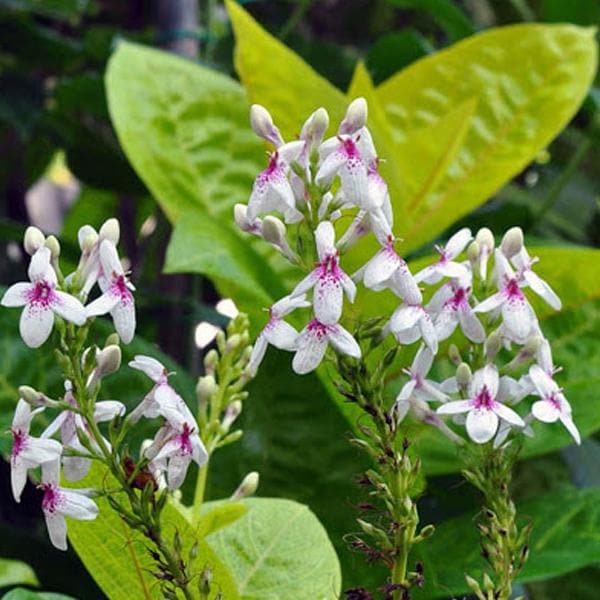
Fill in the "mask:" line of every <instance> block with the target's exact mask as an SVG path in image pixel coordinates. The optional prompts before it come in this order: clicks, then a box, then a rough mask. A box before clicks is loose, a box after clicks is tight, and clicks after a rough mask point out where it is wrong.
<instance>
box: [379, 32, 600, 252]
mask: <svg viewBox="0 0 600 600" xmlns="http://www.w3.org/2000/svg"><path fill="white" fill-rule="evenodd" d="M596 54H597V45H596V42H595V40H594V32H593V30H591V29H581V28H578V27H574V26H572V25H540V24H528V25H515V26H510V27H503V28H499V29H492V30H489V31H487V32H485V33H482V34H479V35H476V36H473V37H471V38H469V39H467V40H463V41H462V42H459V43H458V44H455V45H453V46H451V47H450V48H449V49H447V50H444V51H442V52H438V53H436V54H434V55H431V56H429V57H426V58H424V59H422V60H419V61H417V62H416V63H413V64H412V65H411V66H409V67H408V68H407V69H405V70H403V71H401V72H400V73H398V74H396V75H394V76H393V77H391V78H390V79H388V81H386V82H385V83H384V84H382V85H381V86H379V87H378V88H377V94H378V97H379V99H380V101H381V103H382V104H383V105H384V107H385V110H386V113H387V117H388V120H389V122H390V124H391V126H392V132H393V134H394V136H395V140H396V143H397V144H398V145H399V146H400V155H401V156H402V157H404V159H403V160H402V161H401V164H402V165H403V166H404V169H403V174H404V177H405V179H406V182H407V187H408V189H409V190H412V193H411V194H409V195H407V196H404V197H401V198H395V199H394V208H395V210H396V212H398V213H399V214H402V215H403V220H402V224H401V225H400V231H399V233H400V235H401V236H402V237H403V238H404V239H405V240H406V245H405V247H406V249H407V250H412V249H415V248H418V247H419V246H420V245H421V244H423V243H424V242H425V241H427V240H428V239H431V237H433V236H435V235H436V234H439V232H440V231H442V230H444V229H446V228H447V227H448V226H449V225H451V224H452V223H453V222H454V221H456V220H457V219H458V218H460V217H461V216H463V215H465V214H467V213H468V212H470V211H471V210H472V209H473V208H476V207H477V206H479V205H480V204H482V203H483V202H484V201H485V200H487V198H489V197H490V196H491V195H492V194H494V193H495V192H496V191H497V190H498V189H499V188H500V187H501V186H502V185H503V184H504V183H506V182H507V181H508V180H509V179H510V178H511V177H513V176H514V175H516V174H517V173H518V172H519V171H521V170H522V169H523V168H524V167H525V166H526V165H527V163H529V162H530V161H531V160H533V159H534V158H535V156H536V155H537V154H538V152H539V151H540V150H542V149H543V148H545V147H546V146H547V145H548V143H549V142H550V141H551V140H552V138H553V137H554V136H555V135H556V134H557V133H558V132H559V131H560V130H561V129H562V128H563V127H564V126H565V124H566V123H567V122H568V121H569V120H570V119H571V117H572V116H573V115H574V113H575V112H576V110H577V108H578V107H579V105H580V104H581V102H582V101H583V99H584V98H585V95H586V93H587V90H588V87H589V85H590V83H591V81H592V78H593V76H594V73H595V70H596ZM470 103H475V106H476V108H475V112H474V114H473V115H472V116H471V117H470V118H469V119H468V122H467V123H466V126H467V128H468V129H467V132H466V134H465V136H464V139H463V140H462V141H461V142H460V144H459V145H458V151H457V152H456V155H455V156H454V157H453V159H452V160H450V161H447V164H444V163H441V166H442V167H443V168H441V169H440V172H439V175H440V177H437V180H436V181H434V182H433V184H432V183H431V181H430V179H429V178H428V179H426V180H425V182H424V183H422V182H421V183H420V182H419V181H418V180H417V179H418V178H417V179H415V178H414V177H413V175H412V169H409V168H408V166H409V165H415V164H416V165H424V166H425V167H429V168H431V166H432V165H431V160H430V159H428V157H427V154H422V153H421V152H420V151H419V149H420V146H421V147H422V146H425V147H426V148H427V147H428V146H430V145H432V144H433V143H434V142H435V141H436V140H437V137H438V135H439V129H440V127H441V128H445V129H446V130H447V125H446V124H445V120H446V119H447V118H448V115H449V114H452V113H453V112H454V111H457V110H459V107H464V106H467V105H468V104H470ZM449 142H450V145H449V148H450V149H452V151H456V147H455V143H454V142H455V140H454V139H453V138H450V140H449ZM438 152H439V153H440V154H443V148H442V150H441V151H440V149H439V148H438ZM434 164H435V163H434Z"/></svg>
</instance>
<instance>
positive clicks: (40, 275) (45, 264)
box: [28, 246, 56, 283]
mask: <svg viewBox="0 0 600 600" xmlns="http://www.w3.org/2000/svg"><path fill="white" fill-rule="evenodd" d="M51 256H52V255H51V253H50V250H49V249H48V248H46V247H45V246H42V247H41V248H39V249H38V250H36V252H35V254H34V255H33V256H32V257H31V262H30V263H29V269H28V275H29V279H30V280H31V281H40V280H42V279H43V280H45V281H48V282H50V283H56V273H55V272H54V269H53V268H52V266H51V265H50V258H51Z"/></svg>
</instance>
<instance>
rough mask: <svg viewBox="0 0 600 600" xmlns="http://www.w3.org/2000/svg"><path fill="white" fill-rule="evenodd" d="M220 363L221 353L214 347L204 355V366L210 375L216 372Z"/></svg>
mask: <svg viewBox="0 0 600 600" xmlns="http://www.w3.org/2000/svg"><path fill="white" fill-rule="evenodd" d="M218 364H219V353H218V352H217V351H216V350H215V349H214V348H213V349H212V350H209V351H208V352H207V354H206V356H205V357H204V368H205V369H206V373H207V374H209V375H212V374H214V372H215V369H216V368H217V365H218Z"/></svg>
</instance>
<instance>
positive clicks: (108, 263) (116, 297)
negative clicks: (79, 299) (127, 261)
mask: <svg viewBox="0 0 600 600" xmlns="http://www.w3.org/2000/svg"><path fill="white" fill-rule="evenodd" d="M100 263H101V265H102V275H101V276H100V278H99V279H98V285H99V286H100V289H101V290H102V292H103V293H102V295H101V296H100V297H99V298H96V299H95V300H94V301H93V302H90V303H89V304H88V305H87V306H86V307H85V310H86V314H87V316H88V317H95V316H98V315H104V314H106V313H108V312H110V314H111V316H112V318H113V322H114V324H115V329H116V330H117V333H118V334H119V336H120V337H121V339H122V340H123V342H124V343H126V344H129V342H131V340H132V339H133V336H134V334H135V302H134V299H133V294H132V292H133V291H135V287H134V286H133V284H132V283H131V282H130V281H129V278H128V277H127V275H126V274H125V271H124V270H123V266H122V265H121V261H120V260H119V255H118V254H117V248H116V247H115V245H114V244H113V243H112V242H110V241H109V240H104V241H103V242H102V243H101V244H100Z"/></svg>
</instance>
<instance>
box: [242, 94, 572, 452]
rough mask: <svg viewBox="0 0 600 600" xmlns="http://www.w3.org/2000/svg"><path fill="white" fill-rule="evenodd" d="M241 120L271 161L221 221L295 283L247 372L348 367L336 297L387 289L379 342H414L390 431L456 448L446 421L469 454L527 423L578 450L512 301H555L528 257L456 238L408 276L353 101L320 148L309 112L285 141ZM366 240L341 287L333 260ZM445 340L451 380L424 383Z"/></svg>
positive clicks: (530, 325)
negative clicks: (525, 405)
mask: <svg viewBox="0 0 600 600" xmlns="http://www.w3.org/2000/svg"><path fill="white" fill-rule="evenodd" d="M250 120H251V124H252V127H253V129H254V131H255V132H256V133H257V134H258V135H259V136H260V137H262V138H263V139H265V140H266V141H267V142H269V143H270V144H272V145H273V146H274V149H273V151H272V153H271V154H270V158H269V164H268V166H267V168H266V169H265V170H264V171H262V172H261V173H260V174H259V175H258V177H257V178H256V181H255V183H254V187H253V190H252V194H251V196H250V199H249V202H248V204H247V206H246V205H237V206H236V207H235V215H234V216H235V220H236V222H237V224H238V226H239V227H240V228H241V229H242V230H243V231H245V232H248V233H251V234H253V235H255V236H257V237H260V238H263V239H264V240H265V241H267V242H269V243H270V244H271V245H272V246H273V247H274V248H276V249H277V250H278V251H279V252H280V253H281V254H282V255H283V256H285V257H286V258H287V259H288V260H289V261H290V262H291V263H293V264H294V265H296V266H299V267H301V268H304V269H305V271H308V273H307V274H306V276H305V277H304V278H303V279H302V280H301V281H300V282H299V283H298V284H297V285H296V287H295V288H294V289H293V290H292V292H291V293H290V294H289V295H288V296H286V297H284V298H282V299H281V300H279V301H277V302H276V303H275V304H273V305H272V306H271V307H270V309H269V316H270V318H269V320H268V322H267V324H266V326H265V327H264V329H263V330H262V332H261V333H260V335H259V337H258V339H257V341H256V344H255V346H254V351H253V353H252V357H251V361H250V370H251V372H252V374H254V373H255V372H256V370H257V369H258V366H259V364H260V362H261V360H262V358H263V356H264V354H265V351H266V349H267V346H268V344H271V345H273V346H275V347H277V348H279V349H283V350H287V351H291V352H294V353H295V355H294V358H293V361H292V367H293V369H294V371H295V372H296V373H298V374H304V373H308V372H310V371H312V370H314V369H315V368H317V366H318V365H319V364H320V362H321V361H322V359H323V357H324V356H325V354H326V350H327V348H328V346H331V348H332V349H333V350H334V351H336V352H337V353H339V354H342V355H347V356H349V357H353V358H356V359H359V358H360V357H361V347H360V345H359V343H358V342H357V341H356V339H355V337H354V336H353V335H352V334H351V333H350V332H349V331H348V330H347V329H345V328H344V327H343V326H342V324H341V320H342V315H343V307H344V298H345V299H346V301H347V302H349V303H353V302H354V300H355V297H356V294H357V288H356V284H357V283H362V284H363V285H364V287H365V288H368V289H370V290H374V291H381V290H389V291H391V292H392V293H393V294H394V295H395V296H397V297H398V298H399V300H400V302H399V303H398V306H397V307H396V309H395V310H394V311H393V312H392V313H391V314H389V315H383V316H382V317H383V318H385V320H386V322H385V325H384V327H383V329H382V332H381V337H380V341H381V342H383V340H384V339H385V338H386V337H387V336H389V335H391V336H393V338H394V339H395V343H397V344H398V345H403V346H405V345H411V344H414V343H417V342H418V343H419V344H420V345H419V348H418V350H417V352H416V355H415V358H414V362H413V364H412V366H411V367H409V368H406V369H404V372H405V373H406V374H407V375H408V376H409V381H408V382H407V383H406V385H404V386H403V387H402V389H401V391H400V393H399V394H398V395H397V398H396V401H395V403H394V406H393V409H392V412H393V414H394V416H395V419H396V420H397V422H400V421H402V419H403V418H404V417H405V415H406V414H407V413H409V412H412V414H413V415H414V416H415V417H416V418H417V419H420V420H422V421H425V422H427V423H430V424H432V425H434V426H436V427H438V428H439V429H440V430H441V431H442V432H443V433H444V434H445V435H447V436H448V437H449V438H450V439H452V440H453V441H455V442H458V443H462V441H463V440H462V438H461V437H459V436H458V435H457V433H456V432H455V430H454V428H453V427H451V426H449V424H448V423H447V422H445V421H444V420H443V418H444V417H446V416H449V415H451V416H452V417H451V418H452V421H453V423H454V424H458V425H461V424H464V425H466V431H467V433H468V435H469V437H470V438H471V439H472V440H473V441H474V442H476V443H478V444H484V443H486V442H489V441H490V440H492V439H494V444H495V445H496V447H498V446H500V445H502V444H503V443H505V442H506V440H507V438H508V437H509V435H515V434H518V433H525V434H527V435H532V429H531V427H530V425H531V423H532V421H534V420H537V421H542V422H545V423H552V422H555V421H558V420H560V421H561V422H562V423H563V425H564V426H565V427H566V428H567V430H568V431H569V432H570V433H571V435H572V436H573V438H574V439H575V441H576V442H577V443H579V441H580V437H579V433H578V431H577V428H576V426H575V424H574V423H573V419H572V415H571V408H570V406H569V403H568V401H567V400H566V398H565V396H564V394H563V392H562V390H561V388H560V386H559V385H558V383H557V382H556V381H555V379H554V376H555V374H556V373H557V372H558V369H557V368H556V367H555V366H554V365H553V363H552V357H551V350H550V344H549V342H548V340H547V339H546V338H545V337H544V335H543V333H542V330H541V328H540V324H539V321H538V319H537V317H536V314H535V311H534V309H533V307H532V305H531V304H530V302H529V300H528V298H527V295H526V293H527V291H528V290H530V291H531V292H533V293H535V294H537V295H538V296H540V297H541V298H542V299H543V300H545V301H546V302H547V303H548V304H549V305H550V306H551V307H552V308H554V309H556V310H558V309H560V307H561V302H560V299H559V298H558V296H557V295H556V294H555V292H554V291H553V290H552V288H551V287H550V286H549V285H548V284H547V283H546V282H545V281H544V280H543V279H541V278H540V277H539V276H538V275H537V274H536V273H535V272H534V270H533V267H534V265H535V263H536V261H537V259H536V258H532V257H531V256H530V255H529V253H528V251H527V249H526V248H525V245H524V243H523V234H522V231H521V230H520V229H519V228H518V227H515V228H513V229H511V230H509V231H508V232H507V233H506V234H505V236H504V237H503V239H502V242H501V244H500V245H499V247H496V243H495V240H494V237H493V235H492V233H491V232H490V231H489V230H488V229H486V228H483V229H481V230H479V231H478V232H477V233H476V235H475V236H473V234H472V232H471V231H470V229H468V228H464V229H461V230H460V231H458V232H457V233H455V234H454V235H453V236H452V237H451V238H450V239H449V240H448V242H447V243H446V244H445V245H443V246H441V245H439V246H436V250H437V252H438V254H439V257H438V258H437V259H436V260H435V261H434V262H433V263H432V264H429V265H428V266H425V267H424V268H422V269H420V270H419V271H418V272H416V273H415V274H412V273H411V270H410V269H409V267H408V265H407V263H406V262H405V260H404V259H403V258H402V257H401V256H400V255H399V254H398V252H397V245H398V240H397V238H396V237H395V236H394V234H393V231H392V228H393V214H392V208H391V202H390V195H389V193H388V189H387V186H386V183H385V181H384V179H383V178H382V177H381V175H380V174H379V170H378V168H379V163H380V159H379V157H378V156H377V153H376V150H375V147H374V144H373V139H372V136H371V134H370V132H369V129H368V128H367V126H366V123H367V104H366V102H365V100H364V99H362V98H358V99H356V100H354V101H353V102H352V103H351V104H350V105H349V107H348V109H347V112H346V115H345V117H344V119H343V121H342V123H341V124H340V126H339V128H338V130H337V134H336V135H335V136H333V137H330V138H327V139H324V138H325V134H326V131H327V128H328V126H329V117H328V115H327V112H326V111H325V110H324V109H323V108H320V109H318V110H317V111H315V112H314V113H313V114H312V115H311V116H310V117H309V118H308V119H307V121H306V123H305V124H304V126H303V128H302V131H301V133H300V136H299V139H298V140H294V141H291V142H285V141H284V139H283V138H282V136H281V133H280V131H279V129H278V128H277V126H276V125H275V123H274V122H273V119H272V117H271V115H270V114H269V113H268V111H267V110H266V109H265V108H263V107H261V106H258V105H255V106H253V107H252V109H251V115H250ZM348 215H350V216H351V223H350V225H349V226H348V227H347V228H346V230H345V231H343V232H342V234H341V236H340V237H339V239H338V240H337V242H336V225H338V224H341V223H344V222H347V221H346V219H345V218H344V217H347V216H348ZM368 232H372V233H373V234H374V236H375V237H376V239H377V240H378V242H379V244H380V249H379V251H378V252H377V253H376V254H375V255H374V256H373V257H371V258H369V259H368V260H367V261H366V262H365V264H364V265H363V266H362V267H361V268H360V269H359V270H358V271H356V272H355V273H354V274H352V276H349V275H348V274H347V273H346V272H345V270H344V268H343V265H342V260H341V259H342V257H343V255H344V254H345V253H346V252H348V251H349V250H350V249H351V248H352V247H353V246H354V245H355V243H356V242H357V241H358V240H359V239H360V238H361V237H362V236H364V235H365V234H367V233H368ZM492 259H493V265H492V264H491V263H492ZM311 263H314V267H310V266H309V265H310V264H311ZM306 307H312V316H311V317H310V319H309V320H308V323H307V324H306V325H305V327H304V328H303V329H302V330H301V331H300V332H298V331H297V329H295V328H294V327H293V326H292V325H291V324H289V323H288V322H286V321H285V320H284V319H285V317H287V316H288V315H289V314H290V313H291V312H292V311H295V310H296V309H302V308H306ZM448 339H450V340H451V341H454V342H456V344H460V345H461V347H462V348H463V351H464V355H465V356H468V362H463V361H462V359H461V358H460V352H459V350H458V347H457V346H456V345H455V344H452V346H451V348H452V350H453V358H454V360H455V362H456V364H457V367H458V369H457V375H456V376H454V377H452V378H450V379H448V380H446V381H443V382H435V381H433V380H431V379H427V376H428V372H429V370H430V369H431V368H432V365H433V361H434V357H435V356H436V354H437V353H438V350H439V346H440V344H441V343H442V342H444V341H445V340H448ZM529 396H534V397H537V398H538V399H537V400H536V401H535V402H533V404H532V406H531V409H530V410H529V411H521V410H519V412H517V410H516V409H515V407H516V406H517V405H519V404H520V403H521V401H523V400H524V399H525V398H527V397H529ZM525 412H526V413H527V414H522V413H525ZM450 425H452V423H450Z"/></svg>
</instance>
